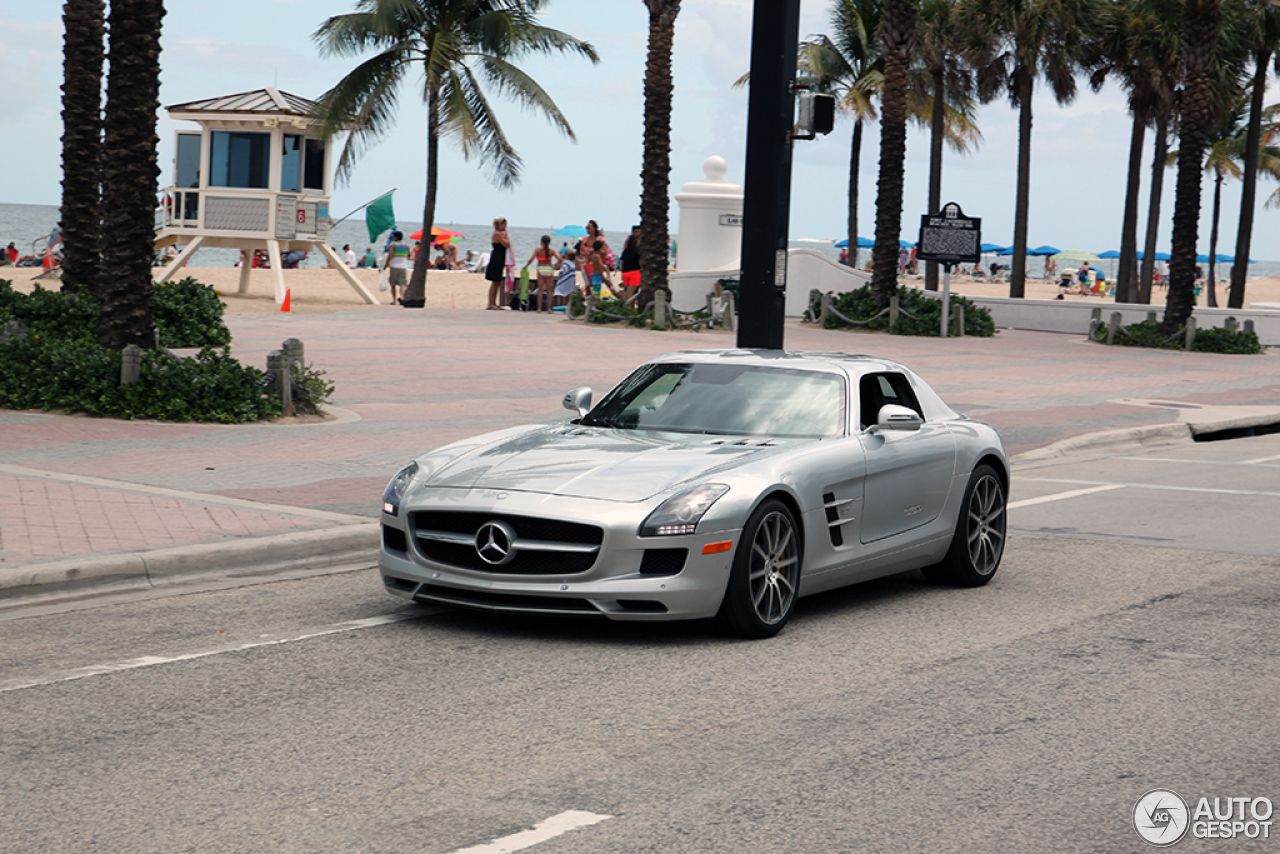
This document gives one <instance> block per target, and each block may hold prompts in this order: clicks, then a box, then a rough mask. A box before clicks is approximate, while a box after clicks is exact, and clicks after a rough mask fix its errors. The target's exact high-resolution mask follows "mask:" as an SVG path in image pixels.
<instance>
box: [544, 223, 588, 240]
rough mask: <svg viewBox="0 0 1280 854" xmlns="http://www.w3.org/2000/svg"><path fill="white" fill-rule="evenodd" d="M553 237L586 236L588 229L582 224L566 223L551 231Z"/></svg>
mask: <svg viewBox="0 0 1280 854" xmlns="http://www.w3.org/2000/svg"><path fill="white" fill-rule="evenodd" d="M551 235H552V236H553V237H586V236H587V230H586V229H585V228H583V227H582V226H580V225H566V226H565V227H564V228H560V229H557V230H555V231H553V232H551Z"/></svg>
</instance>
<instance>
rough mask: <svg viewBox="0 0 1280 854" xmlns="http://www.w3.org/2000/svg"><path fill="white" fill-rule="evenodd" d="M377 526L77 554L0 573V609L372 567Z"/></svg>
mask: <svg viewBox="0 0 1280 854" xmlns="http://www.w3.org/2000/svg"><path fill="white" fill-rule="evenodd" d="M379 528H380V525H379V523H377V522H367V523H362V524H355V525H342V526H339V527H336V528H325V529H320V530H305V531H291V532H289V533H287V534H275V535H271V536H266V537H256V538H253V539H238V540H226V541H222V542H212V543H199V544H197V545H190V546H177V547H173V548H167V549H153V550H149V551H141V552H132V553H129V554H115V555H92V554H90V555H79V556H76V557H73V558H66V559H60V560H54V561H50V562H48V563H43V564H37V565H34V566H30V565H28V566H23V567H13V568H12V569H7V568H6V569H0V610H6V609H10V608H18V607H23V606H27V605H32V604H36V603H40V604H48V603H51V602H57V601H64V600H70V599H82V598H86V597H90V596H103V595H108V594H115V593H128V592H136V591H146V590H154V589H157V588H161V587H172V586H177V585H181V584H188V583H191V582H194V581H199V580H207V579H209V578H215V577H216V578H224V579H235V578H244V579H251V578H261V577H264V576H271V575H279V574H282V573H285V572H296V571H299V570H303V569H313V568H323V567H335V566H339V565H351V564H353V563H360V562H364V563H366V564H368V565H370V566H372V565H373V564H375V563H376V562H377V557H378V537H379Z"/></svg>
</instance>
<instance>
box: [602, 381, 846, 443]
mask: <svg viewBox="0 0 1280 854" xmlns="http://www.w3.org/2000/svg"><path fill="white" fill-rule="evenodd" d="M844 386H845V384H844V380H843V378H842V377H841V376H839V375H838V374H831V373H821V372H818V371H806V370H798V369H795V368H780V367H769V366H761V365H718V364H660V365H645V366H644V367H642V368H640V369H639V370H637V371H636V372H635V373H633V374H632V375H631V376H629V377H627V378H626V379H625V380H624V381H623V382H622V384H621V385H620V386H618V387H617V388H616V389H614V390H613V391H612V392H610V393H609V394H608V395H606V396H605V398H604V399H603V400H601V401H600V403H599V405H597V406H596V407H595V408H594V409H592V410H591V412H590V413H588V414H587V415H586V417H584V418H583V419H582V423H583V424H586V425H589V426H596V427H616V428H620V429H626V430H670V431H675V432H680V433H728V434H732V435H741V436H778V437H813V438H819V437H823V436H839V435H842V434H843V433H844V423H845V393H844Z"/></svg>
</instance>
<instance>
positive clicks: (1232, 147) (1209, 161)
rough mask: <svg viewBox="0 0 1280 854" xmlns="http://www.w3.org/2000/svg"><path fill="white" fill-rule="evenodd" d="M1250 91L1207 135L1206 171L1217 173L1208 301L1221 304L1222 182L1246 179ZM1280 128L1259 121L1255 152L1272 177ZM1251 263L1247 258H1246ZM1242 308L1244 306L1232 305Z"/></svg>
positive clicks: (1279, 158) (1277, 171)
mask: <svg viewBox="0 0 1280 854" xmlns="http://www.w3.org/2000/svg"><path fill="white" fill-rule="evenodd" d="M1252 100H1253V99H1252V97H1251V95H1250V93H1249V92H1247V91H1246V92H1242V93H1240V96H1239V98H1238V99H1237V101H1236V104H1235V109H1234V110H1232V111H1231V112H1230V113H1228V114H1227V116H1226V117H1225V118H1223V119H1222V120H1221V121H1220V122H1219V124H1218V126H1217V127H1215V128H1214V129H1213V130H1212V132H1210V133H1209V134H1208V135H1207V137H1206V140H1205V141H1206V143H1207V144H1208V147H1209V150H1208V153H1207V154H1206V155H1205V161H1204V171H1205V172H1207V173H1209V174H1210V175H1212V176H1213V214H1212V216H1211V218H1210V226H1209V278H1208V292H1207V293H1208V304H1209V306H1210V307H1213V308H1217V306H1218V295H1217V288H1216V285H1217V281H1218V279H1217V272H1216V258H1217V252H1218V222H1219V219H1220V215H1221V211H1222V183H1223V182H1224V181H1226V180H1227V179H1228V178H1231V179H1235V180H1242V179H1243V178H1244V165H1243V164H1244V163H1245V162H1246V160H1247V159H1248V142H1249V136H1250V133H1249V130H1248V126H1249V121H1248V119H1247V118H1246V113H1247V112H1248V108H1249V104H1250V102H1251V101H1252ZM1278 130H1280V129H1278V128H1277V127H1276V126H1275V125H1274V124H1272V125H1270V126H1266V125H1263V124H1262V123H1260V124H1259V136H1260V137H1261V139H1262V140H1264V141H1262V142H1261V143H1260V144H1259V146H1258V151H1257V152H1256V153H1255V155H1254V158H1253V160H1254V163H1255V164H1256V168H1257V170H1258V171H1259V172H1261V173H1262V174H1264V175H1268V176H1270V177H1272V178H1280V148H1277V147H1275V146H1272V145H1269V144H1267V143H1266V142H1265V140H1268V139H1270V138H1272V137H1273V136H1275V135H1277V131H1278ZM1177 158H1178V152H1176V151H1173V152H1170V153H1169V159H1170V160H1173V161H1175V162H1176V160H1177ZM1245 263H1246V264H1247V263H1248V262H1247V261H1246V262H1245ZM1231 307H1232V308H1239V307H1240V306H1231Z"/></svg>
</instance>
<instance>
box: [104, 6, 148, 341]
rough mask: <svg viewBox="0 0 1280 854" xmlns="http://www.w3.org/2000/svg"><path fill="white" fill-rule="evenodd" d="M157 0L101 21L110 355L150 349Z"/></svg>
mask: <svg viewBox="0 0 1280 854" xmlns="http://www.w3.org/2000/svg"><path fill="white" fill-rule="evenodd" d="M163 19H164V3H163V2H162V0H112V3H111V14H110V18H109V21H108V24H109V27H110V32H111V40H110V48H109V54H108V61H109V63H110V71H109V73H108V75H107V109H106V118H105V120H104V122H103V152H104V153H103V163H102V210H103V211H104V212H105V213H106V215H107V216H109V217H110V218H111V228H109V229H106V233H105V239H104V240H103V243H102V268H103V269H104V270H110V271H111V274H110V275H109V276H103V277H102V279H101V281H100V284H99V293H100V294H101V297H102V308H101V310H100V312H99V314H98V330H97V332H98V343H100V344H101V345H102V346H104V347H109V348H111V349H113V350H121V349H123V348H124V347H125V346H127V345H129V344H136V345H138V346H139V347H143V348H147V349H150V348H154V347H155V346H156V332H155V329H156V327H155V316H154V314H153V313H152V311H151V256H152V250H153V247H154V245H155V236H156V235H155V206H156V191H157V186H158V185H157V183H156V181H157V179H158V178H159V177H160V166H159V164H158V163H157V162H156V143H157V138H156V114H157V113H158V112H159V110H160V22H161V21H162V20H163Z"/></svg>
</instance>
